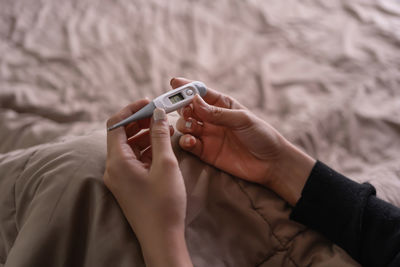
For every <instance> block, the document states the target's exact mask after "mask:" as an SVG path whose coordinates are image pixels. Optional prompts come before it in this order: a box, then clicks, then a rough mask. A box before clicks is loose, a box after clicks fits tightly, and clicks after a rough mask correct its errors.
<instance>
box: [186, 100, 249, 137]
mask: <svg viewBox="0 0 400 267" xmlns="http://www.w3.org/2000/svg"><path fill="white" fill-rule="evenodd" d="M193 113H194V114H195V115H196V116H197V117H198V118H199V120H200V121H203V122H208V123H212V124H215V125H221V126H226V127H230V128H233V129H235V128H236V129H237V128H246V127H250V126H251V124H252V123H253V117H254V115H252V113H250V111H248V110H247V109H228V108H222V107H217V106H213V105H209V104H207V103H206V102H205V101H204V100H203V99H202V98H201V97H200V96H197V95H196V96H195V97H194V99H193Z"/></svg>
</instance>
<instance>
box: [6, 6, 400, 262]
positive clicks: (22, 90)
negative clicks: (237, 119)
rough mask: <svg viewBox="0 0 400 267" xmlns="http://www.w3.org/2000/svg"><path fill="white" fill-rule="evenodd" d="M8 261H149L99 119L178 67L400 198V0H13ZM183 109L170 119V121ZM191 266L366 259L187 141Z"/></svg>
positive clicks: (181, 156)
mask: <svg viewBox="0 0 400 267" xmlns="http://www.w3.org/2000/svg"><path fill="white" fill-rule="evenodd" d="M0 5H1V8H0V21H1V23H0V55H1V56H0V140H1V141H0V266H12V267H19V266H110V265H113V266H114V265H116V266H143V265H144V263H143V259H142V256H141V252H140V246H139V244H138V242H137V240H136V238H135V235H134V233H133V232H132V230H131V229H130V228H129V225H128V223H127V222H126V220H125V219H124V217H123V214H122V213H121V211H120V209H119V207H118V205H117V204H116V202H115V200H114V198H113V197H112V195H111V194H110V193H109V191H108V190H107V189H106V188H105V187H104V185H103V182H102V174H103V172H104V162H105V155H106V148H105V134H106V132H105V121H106V119H107V118H108V117H109V116H111V115H112V114H113V113H115V112H116V111H118V110H119V109H121V107H122V106H124V105H126V104H128V103H129V102H132V101H135V100H137V99H139V98H143V97H149V98H153V97H155V96H157V95H159V94H161V93H162V92H165V91H167V90H169V85H168V83H169V79H170V78H171V77H174V76H184V77H187V78H190V79H194V80H201V81H203V82H205V83H206V84H207V85H209V86H210V87H212V88H214V89H217V90H219V91H221V92H223V93H226V94H229V95H231V96H233V97H235V98H237V99H238V100H239V101H240V102H242V103H243V104H244V105H246V106H247V107H248V108H249V109H250V110H252V111H253V112H254V113H256V114H257V115H258V116H260V117H261V118H263V119H264V120H266V121H268V122H269V123H271V124H272V125H273V126H274V127H276V128H277V129H278V130H279V131H280V132H281V133H283V134H284V135H285V136H286V137H287V138H288V139H289V140H291V141H292V142H294V143H295V144H296V145H298V146H299V147H301V148H302V149H303V150H305V151H306V152H307V153H309V154H310V155H312V156H313V157H316V158H318V159H320V160H322V161H324V162H325V163H327V164H328V165H330V166H331V167H333V168H334V169H336V170H337V171H339V172H342V173H343V174H345V175H346V176H348V177H350V178H352V179H354V180H356V181H359V182H365V181H368V182H370V183H371V184H373V185H374V186H375V187H376V188H377V195H378V196H379V197H381V198H383V199H385V200H387V201H389V202H391V203H393V204H394V205H397V206H400V197H399V194H398V192H399V189H400V178H399V177H400V167H399V164H398V159H399V153H400V152H399V151H400V138H399V137H400V120H399V118H400V116H399V115H400V53H399V48H400V30H399V29H400V3H399V2H398V1H395V0H380V1H374V0H354V1H351V2H348V1H340V0H331V1H318V0H307V1H301V2H298V1H291V0H285V1H281V0H271V1H255V0H245V1H243V0H234V1H232V0H231V1H211V0H203V1H186V0H172V1H162V0H150V1H145V0H135V1H127V0H119V1H113V2H109V1H100V0H99V1H92V0H83V1H82V0H67V1H50V0H42V1H26V0H3V1H1V4H0ZM177 116H178V115H177V114H176V113H171V114H170V115H169V120H170V123H171V124H174V122H175V121H176V119H177ZM178 135H179V133H175V134H174V137H173V146H174V149H175V153H176V155H177V157H178V160H179V164H180V167H181V170H182V172H183V176H184V179H185V184H186V189H187V193H188V210H187V220H186V225H187V228H186V238H187V241H188V247H189V251H190V254H191V257H192V259H193V262H194V264H195V266H279V265H281V266H305V265H307V266H309V265H310V266H357V265H358V264H357V263H356V262H354V261H353V260H352V259H351V258H350V257H349V256H348V255H347V254H346V253H345V252H344V251H343V250H342V249H340V248H339V247H337V246H336V245H334V244H332V243H331V242H329V241H328V240H326V239H325V238H324V237H322V236H321V235H319V234H318V233H316V232H314V231H312V230H310V229H307V228H305V227H304V226H302V225H299V224H297V223H295V222H293V221H290V220H289V219H288V216H289V213H290V210H291V209H290V207H289V206H288V204H287V203H285V202H284V201H283V200H281V199H280V198H279V197H278V196H276V195H275V194H274V193H273V192H271V191H269V190H267V189H265V188H262V187H260V186H257V185H255V184H250V183H247V182H244V181H242V180H240V179H238V178H235V177H231V176H229V175H228V174H226V173H224V172H222V171H220V170H217V169H215V168H213V167H211V166H209V165H207V164H205V163H203V162H201V161H199V160H198V159H196V158H194V157H193V156H191V155H190V154H188V153H186V152H184V151H182V150H180V149H179V147H178V146H177V143H176V140H177V137H178Z"/></svg>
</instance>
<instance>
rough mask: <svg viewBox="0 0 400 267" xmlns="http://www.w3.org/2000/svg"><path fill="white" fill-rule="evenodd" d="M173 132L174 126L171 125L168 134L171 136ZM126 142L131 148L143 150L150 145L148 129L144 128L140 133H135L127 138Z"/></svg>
mask: <svg viewBox="0 0 400 267" xmlns="http://www.w3.org/2000/svg"><path fill="white" fill-rule="evenodd" d="M173 134H174V127H172V125H170V126H169V135H170V136H172V135H173ZM128 144H129V145H130V146H131V147H132V149H134V148H135V149H138V150H139V151H142V150H145V149H146V148H148V147H149V146H150V130H145V131H143V132H142V133H140V134H138V135H135V136H134V137H131V138H129V139H128Z"/></svg>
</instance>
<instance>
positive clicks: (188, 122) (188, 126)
mask: <svg viewBox="0 0 400 267" xmlns="http://www.w3.org/2000/svg"><path fill="white" fill-rule="evenodd" d="M185 127H186V128H188V129H190V128H192V122H191V121H187V122H186V123H185Z"/></svg>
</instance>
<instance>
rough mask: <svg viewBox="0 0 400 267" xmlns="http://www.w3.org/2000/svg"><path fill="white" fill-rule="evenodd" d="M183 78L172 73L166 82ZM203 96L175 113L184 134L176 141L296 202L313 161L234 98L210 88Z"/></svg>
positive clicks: (173, 83)
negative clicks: (178, 116)
mask: <svg viewBox="0 0 400 267" xmlns="http://www.w3.org/2000/svg"><path fill="white" fill-rule="evenodd" d="M188 82H190V81H189V80H186V79H182V78H174V79H172V80H171V86H172V87H173V88H177V87H179V86H182V85H184V84H186V83H188ZM203 99H204V100H203ZM203 99H202V98H201V97H199V96H196V97H195V98H194V99H193V102H192V105H191V106H187V107H185V108H183V109H182V110H181V112H180V113H181V115H182V116H181V118H179V120H178V122H177V129H178V130H179V131H180V132H182V133H183V134H184V135H183V136H182V137H181V138H180V140H179V144H180V146H181V147H182V148H183V149H184V150H186V151H189V152H191V153H193V154H194V155H196V156H198V157H199V158H200V159H202V160H203V161H205V162H207V163H209V164H211V165H213V166H215V167H217V168H219V169H221V170H223V171H225V172H227V173H230V174H232V175H234V176H237V177H239V178H242V179H244V180H247V181H250V182H254V183H258V184H262V185H264V186H266V187H268V188H270V189H272V190H274V191H275V192H276V193H278V194H279V195H281V197H283V198H284V199H285V200H287V201H288V202H289V203H290V204H292V205H295V204H296V202H297V200H298V199H299V198H300V195H301V190H302V188H303V186H304V184H305V181H306V180H307V178H308V175H309V173H310V171H311V169H312V167H313V165H314V163H315V160H314V159H312V158H311V157H309V156H308V155H307V154H305V153H303V152H301V151H300V150H298V149H297V148H296V147H294V146H293V145H292V144H291V143H290V142H288V141H287V140H286V139H285V138H284V137H283V136H282V135H281V134H280V133H279V132H278V131H277V130H275V129H274V128H273V127H272V126H271V125H269V124H268V123H266V122H265V121H263V120H261V119H260V118H258V117H257V116H256V115H254V114H253V113H252V112H250V111H249V110H248V109H246V108H245V107H244V106H243V105H241V104H240V103H239V102H238V101H236V100H235V99H233V98H231V97H229V96H226V95H223V94H220V93H218V92H217V91H215V90H212V89H210V88H207V94H206V95H205V96H204V97H203ZM299 176H300V177H299Z"/></svg>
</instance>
